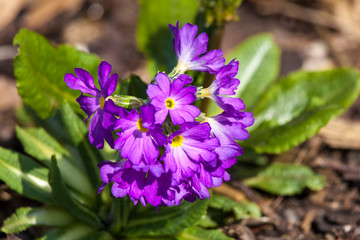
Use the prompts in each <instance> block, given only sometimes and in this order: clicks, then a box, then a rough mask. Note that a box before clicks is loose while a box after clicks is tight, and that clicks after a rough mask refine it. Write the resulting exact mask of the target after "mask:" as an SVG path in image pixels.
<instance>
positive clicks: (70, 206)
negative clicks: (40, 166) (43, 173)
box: [49, 157, 103, 229]
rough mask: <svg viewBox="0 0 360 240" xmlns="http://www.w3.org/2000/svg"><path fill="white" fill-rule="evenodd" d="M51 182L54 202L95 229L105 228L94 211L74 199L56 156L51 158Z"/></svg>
mask: <svg viewBox="0 0 360 240" xmlns="http://www.w3.org/2000/svg"><path fill="white" fill-rule="evenodd" d="M49 183H50V186H51V188H52V193H51V195H52V197H53V200H54V202H55V203H56V204H57V205H58V206H60V207H62V208H63V209H65V210H66V211H67V212H68V213H69V214H70V215H71V216H73V217H74V218H77V219H79V220H80V221H83V222H85V223H87V224H89V225H90V226H92V227H93V228H95V229H101V228H103V224H102V223H101V221H100V219H99V218H98V217H97V216H96V214H95V213H94V212H92V211H91V210H90V209H88V208H87V207H86V206H84V205H82V204H81V203H79V202H78V201H77V200H76V199H74V198H73V197H72V196H71V195H70V192H69V191H68V189H67V188H66V186H65V184H64V182H63V180H62V176H61V173H60V170H59V167H58V164H57V161H56V159H55V157H53V158H52V159H51V164H50V173H49Z"/></svg>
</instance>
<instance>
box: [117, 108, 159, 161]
mask: <svg viewBox="0 0 360 240" xmlns="http://www.w3.org/2000/svg"><path fill="white" fill-rule="evenodd" d="M154 115H155V108H154V107H153V106H152V105H151V104H149V105H146V106H141V107H140V114H139V113H138V112H137V110H136V109H133V110H132V111H131V112H130V113H128V114H127V116H125V117H123V118H120V119H118V120H117V122H116V125H115V128H121V129H122V131H121V132H119V133H118V135H119V137H118V139H116V141H115V149H116V150H120V152H121V156H122V157H123V158H125V159H129V160H130V161H131V162H132V163H133V164H134V165H135V166H136V165H139V164H140V162H141V160H142V159H144V162H145V163H146V164H151V163H153V162H154V161H155V160H156V159H157V158H158V157H159V147H160V146H162V145H164V142H165V140H166V137H165V135H163V134H162V128H161V125H160V124H155V117H154Z"/></svg>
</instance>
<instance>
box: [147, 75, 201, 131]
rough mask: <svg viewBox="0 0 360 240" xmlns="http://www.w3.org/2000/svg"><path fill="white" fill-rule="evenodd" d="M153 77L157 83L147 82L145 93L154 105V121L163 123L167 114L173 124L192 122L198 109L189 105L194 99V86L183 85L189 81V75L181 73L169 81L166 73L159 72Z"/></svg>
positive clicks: (198, 112) (198, 111)
mask: <svg viewBox="0 0 360 240" xmlns="http://www.w3.org/2000/svg"><path fill="white" fill-rule="evenodd" d="M155 79H156V83H157V84H149V85H148V89H147V94H148V96H149V98H150V99H151V104H152V105H154V106H156V110H157V111H156V113H155V119H156V122H157V123H163V122H164V121H165V119H166V117H167V115H168V114H170V117H171V120H172V122H173V123H174V124H175V125H177V124H182V123H184V122H193V121H194V120H195V117H197V116H198V115H199V114H200V110H199V109H198V108H197V107H196V106H194V105H190V104H191V103H193V102H194V101H195V99H196V96H195V93H196V87H194V86H187V87H184V86H185V85H186V84H190V83H191V81H192V80H191V77H190V76H188V75H185V74H182V75H179V76H178V78H176V79H175V80H174V81H173V82H172V83H171V82H170V79H169V77H168V76H167V75H166V74H164V73H159V74H157V75H156V77H155Z"/></svg>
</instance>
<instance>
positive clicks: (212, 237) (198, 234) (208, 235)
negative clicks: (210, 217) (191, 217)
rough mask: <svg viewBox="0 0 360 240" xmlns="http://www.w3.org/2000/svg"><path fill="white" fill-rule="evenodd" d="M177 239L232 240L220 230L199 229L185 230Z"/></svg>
mask: <svg viewBox="0 0 360 240" xmlns="http://www.w3.org/2000/svg"><path fill="white" fill-rule="evenodd" d="M176 239H179V240H231V239H232V238H230V237H228V236H226V235H225V234H224V233H223V232H221V230H220V229H216V230H207V229H202V228H199V227H190V228H187V229H185V231H183V232H182V233H181V234H180V235H179V236H178V237H177V238H176Z"/></svg>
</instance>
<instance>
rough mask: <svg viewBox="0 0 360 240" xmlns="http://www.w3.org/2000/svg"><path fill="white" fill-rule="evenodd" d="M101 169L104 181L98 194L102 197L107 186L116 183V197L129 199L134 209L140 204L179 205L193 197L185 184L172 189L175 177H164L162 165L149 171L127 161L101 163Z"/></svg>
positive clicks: (152, 166)
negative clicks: (188, 197) (189, 195)
mask: <svg viewBox="0 0 360 240" xmlns="http://www.w3.org/2000/svg"><path fill="white" fill-rule="evenodd" d="M98 167H99V168H100V177H101V180H102V181H103V183H102V184H101V186H100V188H99V191H98V192H99V193H100V192H101V191H102V190H103V189H104V187H105V186H106V184H110V183H113V185H112V187H111V193H112V194H113V196H114V197H124V196H126V195H128V196H129V197H130V199H131V200H132V201H133V202H134V205H136V204H137V203H138V201H140V202H141V204H142V205H144V206H146V204H147V203H149V204H151V205H153V206H160V205H162V206H172V205H179V204H180V203H181V201H182V200H183V198H184V197H186V196H187V195H188V194H189V193H190V192H189V190H188V189H187V188H186V187H185V184H179V185H177V186H171V183H172V178H171V173H164V167H163V165H162V164H160V163H155V164H149V165H148V168H141V169H139V168H136V167H134V166H133V165H132V164H131V162H129V161H126V160H122V161H120V162H110V161H104V162H101V163H99V164H98ZM154 169H156V170H154Z"/></svg>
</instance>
